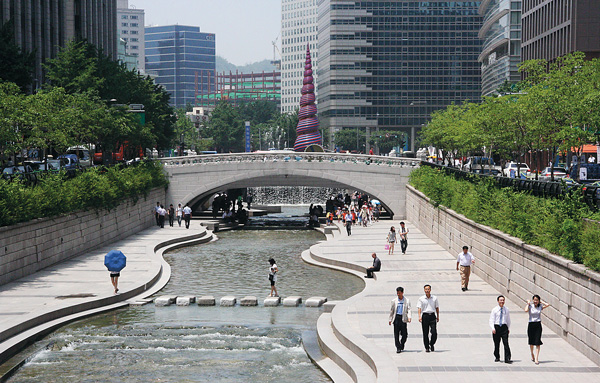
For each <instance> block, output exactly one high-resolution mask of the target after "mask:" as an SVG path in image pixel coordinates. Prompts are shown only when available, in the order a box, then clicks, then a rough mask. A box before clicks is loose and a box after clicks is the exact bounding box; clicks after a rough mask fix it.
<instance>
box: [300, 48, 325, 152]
mask: <svg viewBox="0 0 600 383" xmlns="http://www.w3.org/2000/svg"><path fill="white" fill-rule="evenodd" d="M312 74H313V71H312V61H311V59H310V45H309V44H306V61H305V63H304V81H303V84H304V85H303V86H302V98H300V111H299V112H298V119H299V121H298V126H297V127H296V143H294V150H295V151H297V152H303V151H304V149H306V148H307V147H308V146H310V145H314V144H316V145H321V143H322V137H321V133H320V132H319V120H318V119H317V116H316V114H317V106H316V105H315V86H314V85H313V80H314V78H313V75H312Z"/></svg>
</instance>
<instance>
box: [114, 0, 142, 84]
mask: <svg viewBox="0 0 600 383" xmlns="http://www.w3.org/2000/svg"><path fill="white" fill-rule="evenodd" d="M117 31H118V35H119V37H120V38H121V39H123V40H124V41H125V42H126V43H127V45H126V46H125V54H126V55H127V56H133V57H136V61H137V62H136V66H137V69H138V70H139V71H140V72H141V73H145V71H146V62H145V56H144V10H143V9H136V8H135V6H134V5H131V7H130V5H129V0H117Z"/></svg>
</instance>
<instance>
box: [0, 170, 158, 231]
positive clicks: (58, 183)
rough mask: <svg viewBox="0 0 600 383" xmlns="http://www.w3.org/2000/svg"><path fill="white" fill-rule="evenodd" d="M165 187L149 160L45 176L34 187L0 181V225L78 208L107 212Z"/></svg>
mask: <svg viewBox="0 0 600 383" xmlns="http://www.w3.org/2000/svg"><path fill="white" fill-rule="evenodd" d="M166 185H167V179H166V178H165V175H164V174H163V171H162V167H161V164H159V163H157V162H156V163H155V162H151V161H148V162H143V163H141V164H140V165H138V166H133V167H127V168H120V167H118V166H115V167H111V168H108V169H100V168H93V169H89V170H87V171H85V172H83V173H81V174H79V175H77V176H76V177H74V178H70V179H66V178H65V177H64V176H63V175H61V174H48V175H46V176H45V177H43V178H42V180H41V181H40V182H38V183H37V185H36V186H35V187H28V186H25V185H23V184H22V183H20V182H14V181H13V182H7V181H5V180H0V226H8V225H14V224H15V223H19V222H26V221H29V220H32V219H34V218H43V217H53V216H56V215H60V214H67V213H71V212H74V211H77V210H82V209H97V210H100V209H107V210H110V209H112V208H114V207H116V206H117V205H118V204H119V203H121V202H123V201H125V200H128V199H131V200H133V201H134V202H135V201H137V200H138V199H139V198H140V197H145V196H146V195H147V193H148V192H149V191H150V190H151V189H152V188H155V187H159V186H166Z"/></svg>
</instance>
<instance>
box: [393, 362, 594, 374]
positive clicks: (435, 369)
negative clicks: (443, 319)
mask: <svg viewBox="0 0 600 383" xmlns="http://www.w3.org/2000/svg"><path fill="white" fill-rule="evenodd" d="M502 364H503V366H497V367H496V366H493V367H492V366H410V367H406V366H404V367H403V366H399V367H398V371H399V372H490V371H494V372H496V371H523V372H536V373H557V372H569V373H590V372H593V373H598V372H600V367H541V366H531V367H523V366H515V365H504V364H505V363H502Z"/></svg>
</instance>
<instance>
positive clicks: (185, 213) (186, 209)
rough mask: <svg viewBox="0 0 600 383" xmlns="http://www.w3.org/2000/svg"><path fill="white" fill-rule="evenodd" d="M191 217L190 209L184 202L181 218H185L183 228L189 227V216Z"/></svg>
mask: <svg viewBox="0 0 600 383" xmlns="http://www.w3.org/2000/svg"><path fill="white" fill-rule="evenodd" d="M191 217H192V209H191V208H190V207H189V206H188V205H187V204H186V205H185V207H184V208H183V219H184V220H185V228H186V229H189V228H190V218H191Z"/></svg>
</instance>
